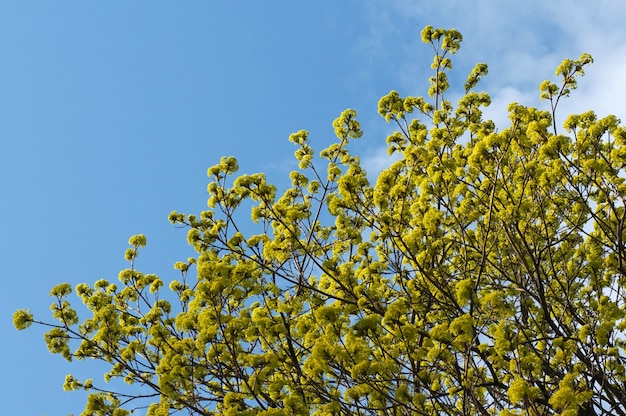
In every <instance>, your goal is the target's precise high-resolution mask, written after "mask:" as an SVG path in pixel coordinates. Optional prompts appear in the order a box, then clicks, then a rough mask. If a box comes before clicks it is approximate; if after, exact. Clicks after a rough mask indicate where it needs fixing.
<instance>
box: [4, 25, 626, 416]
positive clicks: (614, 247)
mask: <svg viewBox="0 0 626 416" xmlns="http://www.w3.org/2000/svg"><path fill="white" fill-rule="evenodd" d="M422 39H423V41H424V42H425V43H427V44H431V45H432V46H433V49H434V51H435V57H434V62H433V65H432V68H433V70H434V75H433V76H432V78H430V88H429V89H428V97H426V98H423V97H411V96H410V97H405V98H402V97H401V96H400V95H399V94H398V93H397V92H395V91H391V92H390V93H389V94H388V95H386V96H384V97H382V98H381V100H380V102H379V107H378V108H379V113H380V114H381V116H383V117H384V118H385V120H386V121H387V122H391V123H394V124H395V125H396V126H397V131H396V132H395V133H393V134H391V135H390V136H389V137H388V138H387V144H388V149H389V153H390V154H391V153H396V154H398V155H399V156H400V158H399V160H397V161H395V162H393V163H391V164H390V166H389V167H388V168H386V169H385V170H383V171H382V172H381V173H380V174H379V176H378V178H377V180H376V182H375V184H371V183H370V181H369V180H368V177H367V176H366V172H365V171H364V169H363V168H362V167H361V165H360V161H359V158H358V157H357V156H355V155H353V154H351V153H350V151H349V149H348V147H349V143H350V142H351V141H352V140H354V139H357V138H359V137H360V136H361V134H362V132H361V130H360V127H359V123H358V121H357V120H356V114H355V112H354V111H353V110H346V111H344V112H343V113H342V114H341V115H340V116H339V118H337V119H336V120H335V121H334V123H333V126H334V129H335V134H336V136H337V138H338V141H337V142H336V143H334V144H332V145H330V146H329V147H328V148H326V149H324V150H323V151H322V152H321V153H320V160H321V161H320V160H315V161H314V151H313V149H312V147H311V146H310V143H309V140H308V133H307V132H306V131H299V132H297V133H294V134H292V135H291V137H290V141H291V142H293V143H294V144H295V145H296V146H297V151H296V152H295V156H296V158H297V159H298V161H299V170H298V171H295V172H292V173H291V175H290V179H291V182H292V186H291V187H290V188H289V189H287V190H286V191H285V192H284V194H282V195H278V193H277V190H276V187H275V186H273V185H272V184H269V183H267V181H266V177H265V176H264V175H263V174H253V175H239V176H237V175H236V172H237V169H238V166H237V161H236V160H235V159H234V158H232V157H225V158H222V160H221V162H220V163H219V164H218V165H216V166H213V167H212V168H210V169H209V170H208V174H209V177H210V178H211V179H212V181H211V182H210V184H209V186H208V192H209V195H210V197H209V200H208V205H209V209H208V210H206V211H203V212H201V214H200V215H199V216H195V215H183V214H180V213H177V212H173V213H172V214H171V215H170V217H169V219H170V221H171V222H172V223H173V224H178V225H184V226H186V227H188V229H189V231H188V242H189V244H191V245H192V246H193V247H194V248H195V250H196V251H197V253H198V256H197V257H196V258H190V259H188V260H187V261H186V262H178V263H176V264H175V265H174V267H175V268H176V269H178V270H179V271H180V273H181V278H180V280H179V281H173V282H171V283H170V284H169V288H170V291H169V292H168V291H165V290H162V286H163V285H164V282H163V281H162V280H161V279H160V278H159V277H157V276H155V275H152V274H143V273H141V272H140V271H138V270H137V269H136V268H135V260H136V258H137V254H138V250H139V249H140V248H143V247H144V246H145V245H146V238H145V237H144V236H142V235H139V236H134V237H132V238H131V239H130V246H131V247H130V248H129V249H128V250H127V251H126V259H127V260H128V261H129V262H130V267H129V268H128V269H126V270H123V271H122V272H121V273H120V275H119V281H120V282H119V283H117V284H115V283H111V282H109V281H105V280H99V281H97V282H95V284H94V285H93V286H89V285H87V284H79V285H77V286H76V287H75V288H72V287H71V286H70V285H69V284H61V285H59V286H57V287H55V288H54V289H53V290H52V292H51V295H52V297H53V298H54V299H55V302H54V304H53V305H52V311H53V317H54V318H55V319H56V321H54V322H52V323H48V322H43V321H38V320H35V318H34V317H33V316H32V315H31V314H30V312H29V311H28V310H22V311H17V312H16V313H15V315H14V322H15V326H16V327H17V328H18V329H24V328H26V327H28V326H29V325H31V324H32V323H37V324H39V325H45V326H48V327H50V330H49V331H48V332H47V333H46V335H45V339H46V341H47V344H48V348H49V349H50V351H51V352H53V353H58V354H61V355H62V356H63V357H65V358H66V359H68V360H72V359H78V360H83V359H87V358H91V359H95V360H100V361H103V362H105V363H107V364H108V365H109V366H110V369H109V371H108V372H107V373H106V374H105V375H104V377H105V380H107V381H108V380H113V381H112V384H111V385H104V386H102V385H99V384H98V383H96V382H94V381H92V380H84V381H82V380H77V379H75V378H74V377H73V376H68V377H67V379H66V381H65V385H64V387H65V388H66V389H67V390H75V389H84V390H89V391H91V394H90V395H89V399H88V403H87V405H86V408H85V410H84V412H83V413H82V414H83V415H116V416H119V415H127V414H129V413H130V412H131V409H136V408H140V407H141V406H147V407H149V409H148V411H147V413H148V414H149V415H154V416H156V415H168V414H173V413H176V412H177V411H181V412H183V413H184V412H188V413H189V414H194V415H210V414H225V415H234V414H242V415H292V414H318V415H323V414H344V415H348V414H350V415H352V414H356V415H369V414H372V415H373V414H377V415H378V414H381V415H409V414H411V415H413V414H415V415H440V414H442V415H494V414H498V415H550V414H561V415H594V414H597V415H600V414H606V415H609V414H610V415H624V414H626V367H625V364H626V355H625V353H624V347H625V339H626V338H625V336H624V329H625V328H626V320H625V319H624V318H625V314H626V297H625V293H624V290H625V289H624V286H625V284H626V249H625V242H624V239H625V236H626V234H625V232H626V211H625V198H626V183H625V181H624V175H623V169H624V167H625V165H626V129H624V128H623V127H621V126H620V125H619V123H620V122H619V120H618V119H617V118H616V117H614V116H608V117H605V118H598V117H597V116H596V115H595V114H594V113H593V112H587V113H583V114H578V115H570V116H568V117H567V118H566V120H565V122H564V124H563V128H562V129H559V128H557V122H556V114H557V113H556V112H557V105H558V104H559V102H560V101H561V100H562V99H564V98H566V97H568V96H569V95H570V92H571V91H572V90H574V89H575V88H576V86H577V77H579V76H580V75H582V74H583V71H584V68H585V66H586V65H588V64H590V63H591V62H592V59H591V57H590V56H589V55H587V54H583V55H582V56H581V57H580V59H578V60H565V61H564V62H563V63H562V64H561V65H560V66H559V67H558V68H557V70H556V75H557V76H558V78H559V79H560V81H559V82H558V83H553V82H550V81H544V82H543V83H542V84H541V86H540V92H541V98H542V99H544V100H546V101H547V103H549V109H548V110H547V111H545V110H540V109H536V108H531V107H525V106H522V105H519V104H516V103H513V104H511V105H509V107H508V111H509V119H510V125H509V126H508V127H506V128H503V129H500V130H498V129H496V127H495V125H494V123H493V122H492V121H489V120H484V119H483V117H482V113H481V107H486V106H488V105H489V104H490V98H489V95H488V94H486V93H484V92H476V91H475V87H476V85H477V83H478V82H479V80H480V78H481V77H482V76H484V75H485V74H486V73H487V66H486V65H485V64H478V65H476V66H475V68H474V69H473V70H472V71H471V73H470V74H469V77H468V78H467V82H466V83H465V85H464V89H465V94H464V95H463V96H462V98H461V99H460V100H459V101H458V103H457V105H456V106H454V105H453V104H452V103H451V102H450V101H449V100H448V99H447V98H446V97H447V95H446V92H447V90H448V87H449V83H448V76H447V73H448V71H449V70H450V69H451V67H452V64H451V60H450V55H452V54H454V53H456V52H457V51H458V50H459V47H460V43H461V40H462V37H461V34H460V33H459V32H457V31H456V30H443V29H433V28H432V27H426V28H425V29H424V30H423V31H422ZM320 164H322V166H323V165H325V167H326V172H324V171H323V169H322V168H321V167H320ZM249 207H251V215H252V223H250V222H249V221H247V220H246V219H245V218H244V219H242V216H241V214H240V212H241V211H242V210H245V209H247V208H249ZM192 271H193V273H192V274H194V275H195V277H190V273H191V272H192ZM73 290H74V291H75V293H76V295H77V296H78V297H79V298H80V299H81V300H82V303H83V304H84V305H85V306H86V308H87V309H88V311H89V313H90V315H89V317H88V318H79V317H78V312H77V310H76V309H74V308H73V307H72V306H71V304H70V302H69V301H68V300H67V299H68V296H69V295H70V294H71V293H72V291H73ZM164 292H165V293H164ZM115 380H123V381H124V382H126V383H128V384H134V385H135V387H134V388H133V389H129V390H124V389H122V390H118V391H117V392H114V391H113V390H114V388H113V387H116V388H117V387H120V386H123V383H117V384H116V383H115ZM107 386H108V387H107ZM146 401H147V403H146ZM123 409H128V410H123Z"/></svg>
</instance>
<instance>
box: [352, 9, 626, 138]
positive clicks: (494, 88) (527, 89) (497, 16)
mask: <svg viewBox="0 0 626 416" xmlns="http://www.w3.org/2000/svg"><path fill="white" fill-rule="evenodd" d="M369 9H370V18H371V20H372V24H371V25H370V33H369V34H368V35H367V38H368V39H375V40H376V41H375V42H372V43H367V48H368V55H369V56H376V55H378V56H385V57H387V58H389V59H393V61H390V62H389V64H388V65H389V66H390V68H391V71H393V73H394V75H395V77H396V86H395V88H397V89H398V90H401V91H402V90H403V91H405V94H411V95H425V92H426V88H427V78H428V76H429V75H430V74H429V73H428V69H427V65H428V64H429V63H430V60H431V59H432V55H431V51H429V50H427V49H426V48H425V47H424V46H423V45H419V43H420V41H419V31H420V30H421V28H422V27H423V26H425V25H427V24H432V25H433V26H439V27H445V28H452V27H454V28H457V29H459V30H460V31H461V33H462V34H463V36H464V42H463V45H462V48H461V52H460V53H459V55H458V56H456V57H454V60H453V62H454V64H455V67H454V69H453V72H452V79H451V81H452V85H453V87H454V85H456V86H457V87H460V86H462V84H463V82H464V78H465V76H466V73H467V71H468V70H469V69H471V67H472V66H473V64H474V63H476V62H486V63H487V64H488V65H489V69H490V73H489V75H488V76H487V77H486V78H485V80H484V81H483V84H481V85H479V89H484V90H486V91H487V92H489V93H490V95H491V96H492V101H493V104H492V108H491V109H489V110H488V111H487V114H488V116H489V117H491V118H493V119H494V121H496V122H505V123H506V107H507V105H508V103H509V102H510V101H517V102H520V103H524V104H527V105H533V106H547V103H541V102H540V101H539V90H538V86H539V84H540V83H541V81H543V80H544V79H552V80H554V79H555V76H554V70H555V69H556V67H557V66H558V65H559V64H560V62H561V61H562V60H563V59H565V58H572V59H576V58H578V57H579V56H580V54H581V53H582V52H588V53H590V54H591V55H592V56H593V57H594V59H595V63H594V64H593V65H592V66H590V67H589V68H588V70H587V75H586V76H585V77H584V78H583V79H582V80H581V81H580V83H579V84H580V85H579V89H578V90H577V91H574V92H573V93H572V97H571V99H569V100H566V101H564V102H563V104H562V106H561V109H560V113H561V114H564V116H563V118H564V117H565V115H566V114H568V113H569V112H581V111H586V110H589V109H594V110H595V111H597V112H598V113H599V114H600V115H607V114H615V115H617V116H618V117H621V118H622V119H624V120H626V100H624V99H623V97H624V96H625V93H626V83H625V82H623V74H625V73H626V28H624V26H623V19H624V17H626V3H623V2H615V1H610V0H601V1H598V2H594V3H589V2H582V1H576V2H573V3H572V2H571V1H566V0H555V1H544V0H529V1H525V2H501V1H498V0H479V1H476V2H458V1H440V2H436V3H428V2H421V1H417V0H395V1H391V2H386V3H381V2H378V1H371V2H369ZM407 39H409V40H407ZM396 43H400V44H402V45H403V50H401V51H397V52H396V53H392V52H391V51H390V49H393V48H394V47H396V46H394V44H396ZM365 44H366V43H365V42H364V45H365ZM363 47H365V46H363ZM408 47H410V48H415V50H413V51H410V52H408V51H407V48H408ZM425 59H427V60H428V61H427V62H424V60H425ZM501 127H504V126H501Z"/></svg>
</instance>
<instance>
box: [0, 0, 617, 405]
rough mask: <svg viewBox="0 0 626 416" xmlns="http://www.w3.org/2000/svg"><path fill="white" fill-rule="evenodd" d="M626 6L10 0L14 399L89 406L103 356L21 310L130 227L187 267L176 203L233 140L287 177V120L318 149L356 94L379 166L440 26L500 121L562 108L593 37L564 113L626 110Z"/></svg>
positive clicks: (99, 262) (446, 0) (97, 269)
mask: <svg viewBox="0 0 626 416" xmlns="http://www.w3.org/2000/svg"><path fill="white" fill-rule="evenodd" d="M624 18H626V5H622V4H621V2H616V1H610V0H605V1H596V2H594V3H593V5H591V3H590V2H587V1H565V0H555V1H551V2H547V1H537V0H529V1H525V2H506V3H505V2H501V1H497V0H484V1H475V2H465V1H453V0H442V1H439V2H424V1H417V0H402V1H400V0H397V1H396V0H390V1H386V2H382V1H366V0H346V1H341V2H337V1H318V2H313V3H312V2H309V3H307V4H305V3H304V2H288V1H273V2H269V1H267V2H260V1H259V2H252V1H249V2H240V3H234V2H208V1H191V0H190V1H186V2H176V3H174V2H166V1H150V2H148V1H139V0H138V1H133V2H121V1H109V2H98V3H96V2H79V1H63V2H51V1H28V2H3V3H2V4H1V5H0V54H1V57H0V59H1V62H2V63H1V64H0V80H1V81H0V170H1V171H0V190H1V192H2V203H1V204H0V210H1V211H0V215H1V217H2V218H4V229H3V232H2V233H1V234H0V235H1V237H0V253H1V254H0V260H1V261H2V263H1V264H2V275H3V276H2V279H3V280H2V281H3V284H4V287H5V289H4V293H5V296H4V297H5V299H4V301H3V302H2V304H1V306H0V307H1V308H2V310H1V313H0V316H1V317H2V319H0V325H2V328H1V331H2V334H3V335H2V340H3V342H2V343H0V349H1V350H0V357H2V358H3V359H4V362H5V364H4V369H5V371H4V376H3V377H2V379H1V381H0V397H1V398H2V403H3V408H4V409H5V410H4V411H3V412H4V413H5V414H15V415H37V416H38V415H66V414H68V413H74V414H76V415H78V414H79V413H80V412H81V410H82V405H83V403H84V397H83V396H82V395H81V394H80V393H64V392H63V391H62V388H61V385H62V383H63V380H64V377H65V375H66V374H68V373H70V372H74V373H76V374H78V375H87V376H91V377H93V378H94V379H95V380H96V381H97V380H101V371H100V372H99V370H98V369H97V368H95V367H94V366H91V365H89V364H85V363H76V364H69V363H66V362H65V361H64V360H63V359H62V358H60V357H57V356H53V355H51V354H49V353H48V352H47V349H46V347H45V344H44V341H43V337H42V336H43V332H44V331H43V330H42V329H41V328H31V329H30V330H28V331H25V332H17V331H16V330H15V329H13V326H12V321H11V315H12V313H13V311H14V310H16V309H19V308H26V307H28V308H30V309H31V311H33V312H34V313H35V314H36V315H38V316H39V317H41V318H47V317H48V316H49V311H48V305H49V304H50V303H51V298H49V297H48V292H49V290H50V289H51V288H52V287H53V286H54V285H56V284H58V283H61V282H69V283H72V284H75V283H79V282H94V281H95V280H97V279H100V278H106V279H109V280H111V281H113V280H115V279H116V278H117V273H118V272H119V270H121V269H122V268H125V267H126V263H125V261H124V259H123V254H124V250H125V249H126V247H127V240H128V238H129V237H130V236H131V235H133V234H138V233H144V234H146V235H147V237H148V246H147V248H146V249H145V250H144V251H143V252H142V253H141V257H140V258H139V260H138V268H139V269H141V270H142V271H144V272H152V273H156V274H158V275H159V276H161V277H162V278H163V279H165V280H169V279H172V278H175V277H176V272H175V271H174V269H173V268H172V265H173V263H174V262H175V261H177V260H181V259H185V258H186V257H188V256H189V255H190V254H191V251H190V249H189V248H188V247H187V245H186V238H185V231H184V230H181V229H176V228H174V227H173V226H172V225H170V224H169V222H168V221H167V215H168V214H169V212H171V211H172V210H177V211H179V212H186V213H199V212H200V211H201V210H203V209H204V208H205V207H206V185H207V183H208V179H207V177H206V169H207V168H208V167H209V166H211V165H213V164H215V163H217V162H218V161H219V158H220V157H221V156H222V155H234V156H236V157H237V158H238V159H239V162H240V166H241V171H242V172H247V173H252V172H266V173H267V174H268V176H269V177H270V179H271V180H273V181H274V182H276V183H278V184H279V185H280V184H281V183H286V178H287V175H288V173H289V171H290V170H291V169H293V168H295V166H296V164H295V162H294V159H293V151H294V150H295V149H294V147H293V146H292V145H291V144H290V143H289V142H288V141H287V138H288V136H289V134H290V133H292V132H294V131H297V130H300V129H306V130H309V131H310V132H311V135H310V139H311V140H312V145H313V146H314V147H315V148H316V149H317V150H321V149H322V148H323V147H325V146H326V145H327V144H329V143H330V142H332V140H333V134H332V127H331V122H332V120H333V119H334V118H335V117H337V116H338V114H339V113H340V112H341V111H342V110H344V109H346V108H354V109H356V110H357V112H358V114H359V119H360V121H361V124H362V127H363V128H364V130H365V135H364V137H363V139H362V140H361V141H360V142H359V144H358V147H356V148H355V149H354V150H355V152H356V153H358V154H359V155H360V156H361V158H362V160H363V162H364V165H365V166H366V167H369V168H370V169H371V170H372V171H375V170H376V169H377V168H379V167H380V166H382V164H384V163H385V160H386V159H385V158H384V156H383V155H384V154H385V150H384V143H385V137H386V135H387V134H388V133H389V129H390V128H389V126H387V125H386V124H385V123H384V120H383V119H382V118H380V117H379V116H378V115H377V102H378V99H379V97H380V96H382V95H384V94H386V93H388V92H389V90H391V89H396V90H398V91H399V92H400V94H401V95H403V96H404V95H425V94H426V90H427V79H428V77H429V76H430V73H429V66H430V62H431V60H432V54H431V50H429V49H428V47H427V46H425V45H423V44H421V41H420V36H419V32H420V31H421V29H422V28H423V27H424V26H425V25H427V24H430V25H433V26H437V27H445V28H451V27H455V28H457V29H458V30H460V31H461V33H462V34H463V36H464V42H463V46H462V49H461V52H460V54H459V55H458V56H457V57H456V58H455V60H454V61H453V62H454V64H455V69H454V71H455V72H453V74H456V76H457V77H458V78H456V77H455V76H454V75H453V76H452V81H453V88H454V82H455V81H456V82H457V84H456V85H457V86H458V87H459V88H461V87H462V83H463V82H464V80H465V76H466V74H467V71H469V70H470V69H471V67H472V66H473V64H474V63H476V62H486V63H487V64H489V70H490V71H489V72H490V73H489V75H488V77H487V78H486V79H485V80H484V81H483V82H482V84H480V85H479V88H482V89H484V90H485V91H487V92H489V93H490V94H491V95H492V98H493V105H492V108H491V109H490V110H489V111H488V113H487V114H488V115H489V117H492V118H493V119H494V120H495V121H496V123H497V124H499V126H500V128H503V127H504V123H505V117H506V114H505V111H504V110H505V109H506V105H507V104H508V103H509V102H511V101H518V102H521V103H524V104H527V105H534V106H542V105H545V103H540V102H539V101H538V85H539V83H540V82H541V81H542V80H544V79H547V78H550V79H552V77H553V74H554V69H555V68H556V66H557V65H558V64H559V63H560V62H561V60H562V59H563V58H566V57H570V58H577V57H578V56H579V55H580V54H581V53H582V52H589V53H590V54H592V55H593V57H594V58H595V61H596V62H595V64H594V65H593V66H592V67H590V68H589V70H588V71H587V76H586V77H585V78H584V80H583V81H582V82H581V85H580V88H579V90H577V91H575V92H574V93H573V95H572V99H571V100H570V101H568V102H566V103H564V105H563V108H562V111H563V113H562V114H564V115H565V114H567V113H568V112H573V111H576V112H579V111H586V110H588V109H594V110H596V111H597V112H598V113H599V114H600V115H607V114H610V113H612V114H616V115H617V116H618V117H621V118H622V119H626V101H625V100H624V97H625V96H626V82H625V81H624V76H623V74H625V73H626V42H625V41H626V29H625V28H624V25H623V21H624ZM457 92H458V90H457ZM279 187H280V186H279Z"/></svg>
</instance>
